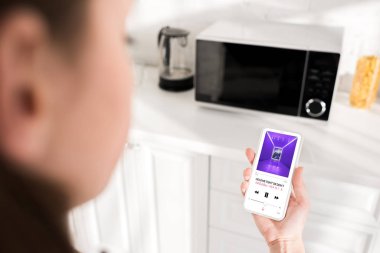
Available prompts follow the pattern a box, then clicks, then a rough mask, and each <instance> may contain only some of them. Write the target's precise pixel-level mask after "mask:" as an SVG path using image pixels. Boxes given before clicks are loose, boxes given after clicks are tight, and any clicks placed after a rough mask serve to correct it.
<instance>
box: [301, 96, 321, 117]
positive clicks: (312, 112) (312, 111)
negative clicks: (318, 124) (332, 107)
mask: <svg viewBox="0 0 380 253" xmlns="http://www.w3.org/2000/svg"><path fill="white" fill-rule="evenodd" d="M305 109H306V113H307V114H308V115H309V116H310V117H313V118H317V117H320V116H322V115H323V114H324V113H325V112H326V103H325V102H324V101H322V100H320V99H318V98H311V99H309V101H307V103H306V105H305Z"/></svg>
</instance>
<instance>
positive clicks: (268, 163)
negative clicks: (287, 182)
mask: <svg viewBox="0 0 380 253" xmlns="http://www.w3.org/2000/svg"><path fill="white" fill-rule="evenodd" d="M296 145H297V137H295V136H290V135H286V134H280V133H274V132H269V131H268V132H266V134H265V137H264V142H263V147H262V150H261V154H260V158H259V164H258V165H257V170H260V171H263V172H267V173H271V174H274V175H277V176H282V177H288V176H289V171H290V166H291V165H292V160H293V156H294V151H295V149H296Z"/></svg>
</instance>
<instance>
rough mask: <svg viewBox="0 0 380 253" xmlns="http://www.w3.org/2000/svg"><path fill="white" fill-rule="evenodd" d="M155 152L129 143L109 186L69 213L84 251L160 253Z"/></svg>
mask: <svg viewBox="0 0 380 253" xmlns="http://www.w3.org/2000/svg"><path fill="white" fill-rule="evenodd" d="M151 158H152V155H151V153H150V152H149V150H147V149H144V148H142V147H140V146H139V145H128V146H127V147H126V149H125V151H124V152H123V153H122V156H121V158H120V160H119V162H118V164H117V166H116V169H115V172H114V175H113V176H112V179H111V181H110V183H109V184H108V186H107V187H106V189H105V190H104V191H103V192H102V193H101V194H100V195H99V196H98V197H97V198H96V199H94V200H92V201H89V202H88V203H86V204H84V205H82V206H79V207H77V208H75V209H74V210H72V211H71V213H70V214H69V227H70V230H71V234H72V237H73V242H74V244H75V247H76V248H77V249H78V250H79V251H80V252H103V251H105V252H110V253H128V252H137V253H155V252H158V235H157V232H156V230H157V220H156V209H155V207H156V205H155V198H154V189H153V186H154V180H153V177H152V175H153V168H152V159H151Z"/></svg>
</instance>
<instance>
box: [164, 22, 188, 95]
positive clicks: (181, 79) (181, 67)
mask: <svg viewBox="0 0 380 253" xmlns="http://www.w3.org/2000/svg"><path fill="white" fill-rule="evenodd" d="M188 35H189V32H188V31H186V30H183V29H179V28H172V27H169V26H167V27H164V28H162V29H161V30H160V32H159V34H158V50H159V73H160V81H159V86H160V88H162V89H164V90H169V91H185V90H189V89H191V88H193V86H194V84H193V82H194V78H193V77H194V73H193V71H192V69H191V68H190V66H189V65H190V64H189V62H188V57H189V53H188V51H189V47H188Z"/></svg>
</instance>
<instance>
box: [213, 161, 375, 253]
mask: <svg viewBox="0 0 380 253" xmlns="http://www.w3.org/2000/svg"><path fill="white" fill-rule="evenodd" d="M247 165H248V164H246V163H242V162H235V161H231V160H225V159H221V158H212V159H211V181H210V182H211V190H210V210H209V212H210V215H209V217H210V230H209V232H210V253H216V252H221V251H219V248H218V247H216V246H214V242H213V241H223V244H227V245H226V246H225V247H222V248H223V251H222V252H225V253H229V252H231V253H232V252H249V250H251V249H252V247H253V246H252V245H251V244H255V245H258V247H259V248H260V249H261V246H259V245H261V244H262V239H261V238H262V237H261V235H260V233H259V231H258V230H257V228H256V227H255V225H254V223H253V220H252V217H251V216H250V215H249V214H248V213H247V212H245V211H244V209H243V207H242V204H243V198H242V196H241V194H240V189H239V186H240V183H241V180H242V170H243V169H244V168H245V167H246V166H247ZM305 184H306V185H307V188H308V192H309V195H310V198H311V211H310V214H309V217H308V220H307V223H306V226H305V230H304V241H305V247H306V249H307V252H352V253H354V252H355V253H365V252H375V251H373V250H372V247H373V244H374V243H375V237H376V236H377V233H378V229H379V225H378V222H377V217H378V215H377V214H378V211H379V210H378V206H379V193H380V189H379V188H376V187H371V186H369V185H368V184H366V183H364V184H361V183H360V182H358V183H356V184H354V183H348V182H344V181H332V180H329V179H328V178H324V177H318V176H315V175H313V176H310V177H309V176H307V174H306V178H305ZM231 233H232V234H233V237H237V236H240V237H241V238H239V239H237V241H242V242H246V243H245V244H246V247H244V246H242V245H240V246H239V247H236V249H235V250H234V246H235V242H236V240H233V241H231V240H225V238H226V237H228V236H229V234H231ZM248 238H249V239H248ZM220 247H221V246H220ZM229 248H230V249H231V250H230V251H229V250H228V249H229ZM259 248H258V249H259ZM240 249H241V250H240ZM258 249H257V250H256V251H255V252H267V249H266V248H265V247H264V249H263V250H258Z"/></svg>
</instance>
